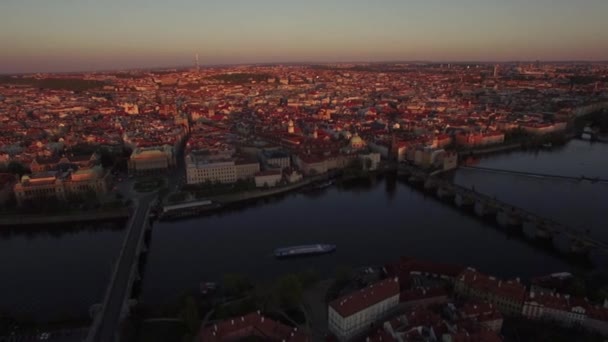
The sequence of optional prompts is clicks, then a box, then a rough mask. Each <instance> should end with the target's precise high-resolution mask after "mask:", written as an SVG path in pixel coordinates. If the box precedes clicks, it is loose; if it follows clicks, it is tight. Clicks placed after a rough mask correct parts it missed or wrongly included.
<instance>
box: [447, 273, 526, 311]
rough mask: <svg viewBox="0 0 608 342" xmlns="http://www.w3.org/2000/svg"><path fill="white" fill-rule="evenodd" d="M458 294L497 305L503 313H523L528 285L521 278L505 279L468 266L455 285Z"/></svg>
mask: <svg viewBox="0 0 608 342" xmlns="http://www.w3.org/2000/svg"><path fill="white" fill-rule="evenodd" d="M454 290H455V292H456V294H458V295H460V296H463V297H466V298H473V299H477V300H482V301H487V302H489V303H492V304H493V305H495V306H496V307H497V308H498V309H499V310H500V311H501V312H502V313H503V314H506V315H516V316H518V315H521V312H522V308H523V305H524V299H525V296H526V287H525V286H524V285H523V284H521V283H520V282H519V279H516V280H508V281H503V280H501V279H497V278H495V277H492V276H487V275H485V274H482V273H480V272H477V271H476V270H475V269H473V268H467V269H466V270H464V271H463V272H462V273H461V274H460V275H459V276H458V277H457V278H456V282H455V285H454Z"/></svg>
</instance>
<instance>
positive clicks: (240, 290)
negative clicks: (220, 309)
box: [224, 274, 253, 296]
mask: <svg viewBox="0 0 608 342" xmlns="http://www.w3.org/2000/svg"><path fill="white" fill-rule="evenodd" d="M252 287H253V286H252V285H251V281H249V279H247V278H246V277H245V276H243V275H241V274H227V275H225V276H224V292H225V293H226V295H227V296H241V295H243V294H245V292H247V291H249V290H250V289H251V288H252Z"/></svg>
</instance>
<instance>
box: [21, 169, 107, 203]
mask: <svg viewBox="0 0 608 342" xmlns="http://www.w3.org/2000/svg"><path fill="white" fill-rule="evenodd" d="M109 177H110V175H109V172H107V171H105V170H104V169H103V168H102V167H101V166H95V167H93V168H90V169H80V170H77V171H68V172H59V171H46V172H39V173H34V174H30V175H24V176H23V177H21V180H20V181H19V183H17V184H15V186H14V187H13V191H14V192H15V198H16V199H17V203H18V204H19V205H22V204H24V203H25V202H26V201H39V200H44V199H57V200H61V201H63V200H66V199H68V198H69V197H70V196H73V195H84V194H86V193H94V194H96V195H97V196H100V195H103V194H105V193H106V192H107V191H108V189H107V183H108V178H109Z"/></svg>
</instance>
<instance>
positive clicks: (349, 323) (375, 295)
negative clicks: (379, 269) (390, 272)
mask: <svg viewBox="0 0 608 342" xmlns="http://www.w3.org/2000/svg"><path fill="white" fill-rule="evenodd" d="M398 305H399V280H398V279H397V278H389V279H385V280H383V281H381V282H378V283H375V284H372V285H370V286H368V287H366V288H364V289H362V290H359V291H357V292H355V293H353V294H350V295H346V296H344V297H341V298H338V299H336V300H334V301H332V302H331V303H329V308H328V321H329V322H328V327H329V331H330V332H332V333H333V334H334V335H335V336H336V337H337V338H338V340H340V341H349V340H351V339H353V338H355V337H357V336H359V335H361V334H362V333H364V332H366V331H367V330H368V329H369V328H370V326H371V324H372V323H375V322H378V321H379V320H382V319H384V318H385V317H386V316H387V314H389V313H391V312H392V311H393V310H394V309H395V308H397V306H398Z"/></svg>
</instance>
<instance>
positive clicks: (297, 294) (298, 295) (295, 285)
mask: <svg viewBox="0 0 608 342" xmlns="http://www.w3.org/2000/svg"><path fill="white" fill-rule="evenodd" d="M302 293H303V288H302V284H301V283H300V280H299V279H298V277H297V276H295V275H293V274H288V275H286V276H283V277H281V278H280V279H279V281H278V285H277V294H278V297H279V302H280V304H281V306H283V308H285V309H293V308H296V307H297V306H298V305H299V304H300V303H301V302H302Z"/></svg>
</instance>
